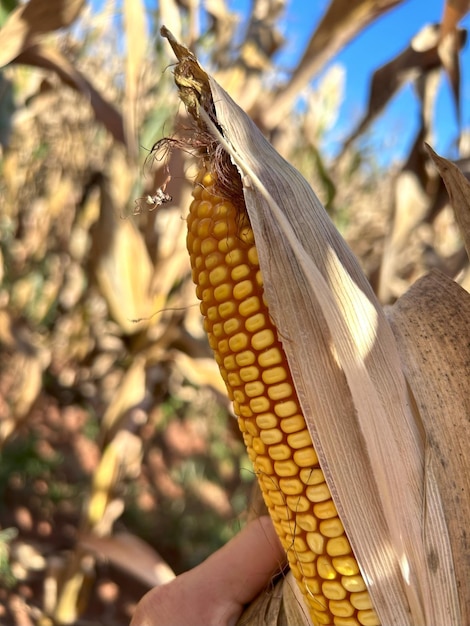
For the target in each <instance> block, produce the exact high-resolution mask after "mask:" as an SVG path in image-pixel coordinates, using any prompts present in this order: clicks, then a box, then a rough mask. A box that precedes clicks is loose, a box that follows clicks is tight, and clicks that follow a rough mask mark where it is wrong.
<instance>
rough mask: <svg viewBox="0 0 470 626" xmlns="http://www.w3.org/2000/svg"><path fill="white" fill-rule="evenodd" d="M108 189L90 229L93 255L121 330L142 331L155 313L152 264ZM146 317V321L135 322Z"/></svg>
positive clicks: (102, 286)
mask: <svg viewBox="0 0 470 626" xmlns="http://www.w3.org/2000/svg"><path fill="white" fill-rule="evenodd" d="M116 206H119V200H118V199H114V198H113V197H112V195H111V193H110V189H108V188H107V187H106V185H104V186H103V189H102V198H101V212H100V218H99V220H98V223H97V225H96V228H95V229H94V231H93V251H92V258H93V264H94V267H95V274H96V279H97V281H98V284H99V286H100V289H101V292H102V293H103V295H104V297H105V298H106V300H107V302H108V306H109V308H110V311H111V314H112V315H113V317H114V319H115V320H116V321H117V322H118V324H119V325H120V327H121V328H122V330H123V331H124V332H125V333H127V334H130V335H131V334H133V333H136V332H138V331H140V330H142V328H143V325H144V324H146V323H148V320H150V319H151V315H152V314H153V313H154V312H155V309H154V301H153V298H151V296H150V285H151V280H152V274H153V266H152V262H151V260H150V257H149V254H148V252H147V248H146V246H145V242H144V240H143V237H142V235H141V234H140V232H139V231H138V229H137V227H136V226H135V224H134V222H133V221H132V219H131V218H129V219H122V218H121V217H119V215H118V210H117V208H116ZM136 320H147V321H145V322H144V321H136Z"/></svg>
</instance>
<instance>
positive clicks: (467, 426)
mask: <svg viewBox="0 0 470 626" xmlns="http://www.w3.org/2000/svg"><path fill="white" fill-rule="evenodd" d="M467 184H468V183H467ZM390 319H391V321H392V325H393V329H394V332H395V336H396V338H397V342H398V346H399V350H400V355H401V358H402V361H403V364H404V369H405V373H406V378H407V381H408V383H409V385H410V387H411V389H412V392H413V398H414V401H415V403H416V405H417V407H419V412H420V417H421V419H422V421H423V426H424V429H425V431H426V450H425V456H426V492H427V498H426V501H425V505H426V509H427V507H428V505H429V502H430V500H431V499H432V497H433V495H434V494H433V492H435V491H436V486H437V488H438V490H439V493H440V495H441V497H442V506H443V512H444V518H445V524H444V527H443V529H442V531H443V532H442V535H441V537H440V540H439V541H438V542H436V543H434V544H433V542H432V540H430V541H429V548H428V558H429V559H430V560H432V567H431V568H430V569H431V572H432V574H433V575H435V576H436V577H437V580H436V583H435V587H436V589H439V587H444V584H445V583H444V581H439V576H443V575H445V576H446V577H447V579H448V580H452V579H453V578H454V577H455V581H456V582H455V584H456V588H458V590H459V598H458V599H459V604H458V605H457V607H456V610H457V613H456V618H455V621H454V624H468V623H469V621H470V578H469V575H468V574H469V564H470V538H469V537H468V533H466V531H465V529H466V528H467V527H468V520H469V518H470V456H469V454H468V446H469V442H470V422H469V416H470V395H469V393H468V381H469V380H470V294H469V293H468V292H466V291H465V290H464V289H462V288H461V287H459V286H458V285H457V284H456V283H455V282H453V281H452V280H451V279H450V278H448V277H447V276H445V275H444V274H441V273H440V272H437V271H434V272H432V273H431V274H429V275H428V276H426V277H424V278H422V279H421V280H419V281H418V282H417V283H415V284H414V285H413V287H411V289H410V290H409V291H408V293H406V294H405V295H404V296H402V297H401V298H400V299H399V300H398V302H397V303H396V304H395V305H394V306H393V308H392V309H391V311H390ZM425 519H426V520H427V521H428V524H427V526H426V527H425V528H424V529H423V530H424V532H425V533H427V531H428V525H429V524H430V523H433V522H434V521H435V520H434V519H433V517H432V513H429V512H428V511H427V510H426V511H425ZM426 539H427V540H428V539H429V538H428V537H426ZM446 562H447V569H446V567H445V563H446Z"/></svg>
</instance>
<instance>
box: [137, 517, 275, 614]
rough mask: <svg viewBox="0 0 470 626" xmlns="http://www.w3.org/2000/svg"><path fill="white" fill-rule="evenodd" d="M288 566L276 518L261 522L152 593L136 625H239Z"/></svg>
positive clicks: (142, 604) (140, 608)
mask: <svg viewBox="0 0 470 626" xmlns="http://www.w3.org/2000/svg"><path fill="white" fill-rule="evenodd" d="M284 562H285V553H284V550H283V549H282V546H281V544H280V542H279V539H278V538H277V535H276V532H275V530H274V527H273V525H272V522H271V519H270V518H269V517H267V516H263V517H260V518H258V519H256V520H253V521H252V522H250V523H249V524H247V525H246V526H245V528H244V529H243V530H242V531H241V532H240V533H239V534H238V535H236V536H235V537H234V538H233V539H232V540H231V541H229V542H228V543H227V544H226V545H225V546H223V547H222V548H220V550H218V551H217V552H215V553H214V554H212V555H211V556H210V557H209V558H208V559H206V560H205V561H204V562H203V563H201V564H200V565H198V566H197V567H195V568H194V569H192V570H190V571H189V572H185V573H184V574H181V575H180V576H177V577H176V578H175V579H174V580H172V581H171V582H169V583H167V584H165V585H162V586H160V587H155V588H154V589H152V590H151V591H149V592H148V593H147V594H146V595H145V596H144V597H143V598H142V600H140V602H139V604H138V605H137V608H136V611H135V613H134V617H133V618H132V621H131V625H130V626H234V625H235V624H236V622H237V620H238V618H239V617H240V615H241V614H242V612H243V609H244V605H245V604H247V603H248V602H250V601H251V600H253V598H255V597H256V595H257V594H258V593H259V592H260V591H262V589H263V587H265V586H266V585H267V584H268V583H269V581H270V579H271V577H272V576H273V575H274V574H275V573H276V572H277V571H279V569H280V567H281V566H282V565H283V564H284Z"/></svg>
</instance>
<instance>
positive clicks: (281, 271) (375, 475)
mask: <svg viewBox="0 0 470 626" xmlns="http://www.w3.org/2000/svg"><path fill="white" fill-rule="evenodd" d="M164 34H165V35H166V36H169V38H170V41H171V35H169V33H168V32H167V31H166V32H165V33H164ZM172 45H173V48H174V49H175V51H176V52H177V55H178V57H179V60H180V61H181V60H182V57H184V55H185V52H184V48H183V47H182V46H179V45H178V44H176V47H175V42H172ZM183 60H184V61H185V63H186V65H185V81H186V82H185V87H187V88H189V89H191V81H192V80H194V82H195V83H197V85H198V88H197V89H195V90H194V92H193V95H192V96H191V97H189V98H188V97H187V94H186V101H187V102H188V101H189V103H190V110H192V112H193V113H194V112H196V115H197V117H198V118H202V120H203V121H204V123H205V125H206V127H207V129H208V130H209V131H210V132H211V133H212V134H213V136H214V137H215V138H216V139H217V140H218V141H219V142H220V144H221V145H222V146H223V147H224V148H225V149H226V150H227V151H228V152H229V154H230V155H231V158H232V160H233V162H234V163H235V164H236V166H237V168H238V170H239V172H240V176H241V179H242V182H243V193H244V197H245V202H246V206H247V209H248V213H249V216H250V219H251V223H252V226H253V230H254V234H255V239H256V244H257V249H258V254H259V257H260V265H261V269H262V272H263V277H264V283H265V289H266V296H267V300H268V304H269V307H270V313H271V315H272V317H273V319H274V321H275V323H276V326H277V328H278V331H279V336H280V338H281V340H282V342H283V346H284V349H285V351H286V353H287V357H288V361H289V365H290V367H291V370H292V373H293V378H294V381H295V385H296V389H297V392H298V394H299V398H300V401H301V404H302V408H303V411H304V415H305V418H306V421H307V423H308V427H309V431H310V434H311V437H312V440H313V442H314V445H315V448H316V450H317V453H318V456H319V459H320V463H321V466H322V468H323V471H324V473H325V476H326V479H327V482H328V485H329V487H330V490H331V492H332V495H333V498H334V501H335V504H336V506H337V508H338V511H339V514H340V517H341V519H342V521H343V524H344V526H345V529H346V532H347V534H348V537H349V539H350V541H351V544H352V546H353V549H354V552H355V554H356V557H357V559H358V562H359V565H360V568H361V570H362V573H363V575H364V578H365V580H366V583H367V585H368V589H369V592H370V594H371V597H372V600H373V604H374V608H375V609H376V611H377V613H378V615H379V617H380V620H381V623H382V624H383V625H384V626H385V625H389V624H390V625H392V624H396V625H397V626H407V625H410V626H411V625H413V626H419V625H423V626H424V625H426V626H436V625H438V624H439V626H440V625H442V626H455V625H456V624H465V623H468V622H469V620H470V609H469V606H468V605H469V601H470V600H469V594H468V583H467V581H466V579H465V559H467V561H466V567H467V569H468V562H469V561H468V556H469V552H468V545H467V544H466V543H465V537H464V532H463V531H464V528H462V525H463V524H464V523H465V520H466V519H468V518H469V514H470V503H469V490H468V480H469V468H468V464H467V465H466V462H465V461H463V460H462V459H460V458H457V459H456V458H453V459H452V462H450V460H449V459H447V455H451V456H452V454H451V451H452V444H453V443H454V441H455V440H454V438H455V437H457V438H458V437H459V430H458V429H459V428H462V427H463V426H465V422H466V428H467V441H468V415H470V409H469V406H468V400H467V398H466V395H465V397H462V396H463V395H464V389H465V386H462V385H461V386H460V387H457V388H452V389H451V392H450V393H449V394H448V395H449V397H447V395H446V388H445V386H443V385H441V384H440V383H436V384H434V381H433V379H434V377H436V378H439V380H441V379H442V377H443V376H457V377H458V378H459V380H462V377H464V376H465V375H467V376H468V373H469V372H468V368H469V365H468V364H469V363H470V359H469V352H470V351H469V335H470V333H469V328H468V323H467V324H465V323H464V322H465V320H462V324H460V323H458V324H455V325H454V327H453V328H452V333H453V340H452V341H454V344H455V342H456V341H457V342H458V341H461V344H462V350H466V353H465V354H466V356H464V358H463V359H462V360H461V361H460V362H458V363H457V360H456V359H454V361H453V362H452V364H451V365H449V367H451V368H452V371H447V370H446V368H447V367H448V366H447V362H446V359H445V354H443V353H442V350H441V351H439V350H438V349H437V348H436V350H432V351H430V353H431V352H432V358H433V360H432V362H431V363H429V362H424V361H423V360H424V359H425V358H426V354H427V353H426V351H425V350H424V349H423V347H422V345H421V346H418V347H416V342H415V339H416V335H415V332H416V330H417V322H416V319H415V311H419V313H418V315H419V319H420V320H421V321H422V322H423V325H425V326H426V333H427V335H426V337H427V340H428V341H429V345H430V346H434V344H435V343H438V344H439V345H440V343H442V341H441V338H440V335H439V332H441V333H442V332H443V329H442V327H440V329H439V331H437V330H436V325H435V320H434V319H433V317H432V311H429V308H430V307H429V302H428V301H427V300H429V298H430V296H429V289H435V285H434V286H429V285H427V287H426V289H425V290H424V294H423V293H422V291H419V290H418V291H412V292H411V293H410V294H409V295H408V296H407V298H408V299H407V300H406V306H401V305H400V303H399V304H398V305H397V306H396V307H395V309H394V310H392V312H391V314H390V315H391V319H392V322H393V329H394V330H395V333H396V336H397V339H396V337H395V334H394V332H393V330H392V326H391V325H390V323H389V321H388V319H387V317H386V316H385V313H384V311H383V309H382V307H381V305H380V304H379V302H378V300H377V299H376V297H375V295H374V293H373V291H372V289H371V287H370V285H369V283H368V282H367V280H366V278H365V276H364V275H363V273H362V271H361V269H360V266H359V263H358V261H357V259H356V258H355V257H354V255H353V254H352V253H351V251H350V249H349V248H348V246H347V245H346V243H345V242H344V240H343V239H342V238H341V236H340V234H339V233H338V231H337V230H336V228H335V227H334V225H333V224H332V223H331V221H330V219H329V218H328V216H327V214H326V212H325V210H324V208H323V206H322V205H321V203H320V202H319V200H318V199H317V197H316V195H315V193H314V192H313V190H312V189H311V188H310V187H309V185H308V183H307V182H306V181H305V179H304V178H303V177H302V176H301V175H300V174H299V172H297V171H296V170H295V169H294V168H292V167H291V166H290V165H289V164H288V163H287V162H286V161H285V160H284V159H283V158H282V157H281V156H280V155H279V154H278V153H277V152H276V151H275V150H274V148H273V147H272V146H271V145H270V144H269V143H268V142H267V141H266V140H265V139H264V137H263V136H262V134H261V133H260V132H259V130H258V129H257V128H256V126H255V125H254V124H253V122H252V121H251V120H250V119H249V118H248V117H247V115H246V114H245V113H244V112H243V111H242V110H241V109H240V108H239V107H238V106H237V105H236V104H235V102H234V101H233V100H232V99H231V98H230V96H229V95H228V94H227V93H226V92H225V91H224V90H223V89H222V88H221V87H220V85H218V84H217V82H216V81H214V80H213V79H212V78H211V77H210V76H207V75H206V74H205V73H204V72H203V70H202V69H201V68H200V67H199V66H198V65H197V62H196V60H195V58H194V57H193V56H192V55H191V54H190V53H189V52H188V53H187V54H186V56H185V57H184V58H183ZM191 68H193V70H192V75H191ZM201 77H202V78H201ZM186 79H187V80H186ZM206 81H208V82H207V83H206ZM207 85H209V89H210V94H207V93H205V92H204V90H205V89H207ZM180 89H181V84H180ZM199 89H200V90H201V91H202V98H201V96H199V95H198V90H199ZM199 93H200V92H199ZM210 100H212V101H213V103H214V106H215V113H216V119H217V126H216V125H214V123H213V121H212V120H211V117H210V116H209V115H208V114H207V112H205V111H204V108H200V107H199V104H198V101H202V102H204V103H207V102H208V101H210ZM220 129H221V130H220ZM437 282H438V283H439V282H440V281H439V280H437ZM463 294H465V295H463ZM446 297H449V298H452V299H453V300H452V302H454V303H456V306H457V307H458V305H459V304H460V301H461V300H462V302H463V301H464V300H465V301H466V298H467V297H468V294H466V292H462V291H461V292H458V293H456V292H455V290H454V291H453V290H451V289H448V294H447V296H446ZM426 298H427V300H426ZM423 299H424V300H426V306H427V309H426V310H425V311H424V312H423V310H422V309H423V306H422V302H423ZM425 308H426V307H425ZM431 309H432V307H431ZM426 311H427V312H428V314H429V315H428V316H425V315H424V313H425V312H426ZM423 318H424V319H425V320H426V323H427V325H426V324H424V320H423ZM440 319H441V318H440ZM442 319H444V318H442ZM466 319H469V318H468V315H467V318H466ZM444 327H445V321H444ZM428 359H429V357H428ZM434 360H435V361H436V362H434ZM465 367H466V368H467V370H465ZM459 368H460V369H459ZM467 380H468V378H467ZM423 389H426V391H425V392H423ZM436 397H439V403H436ZM449 430H452V432H453V435H452V436H447V438H446V439H445V438H443V437H444V431H445V432H447V433H448V432H449ZM441 438H442V439H441ZM441 440H442V441H446V444H445V446H444V450H445V456H444V457H442V456H441V457H439V456H437V455H436V454H437V453H436V449H439V444H438V443H436V441H437V442H439V441H441ZM461 446H462V449H463V448H465V443H462V444H461ZM462 455H463V456H465V454H464V453H463V451H462ZM446 463H448V465H447V466H446ZM443 466H445V467H446V469H445V470H444V469H443ZM449 471H451V472H452V474H455V476H453V475H451V476H449V475H448V473H449ZM444 474H446V475H445V476H444ZM453 479H454V483H453ZM452 484H457V485H458V488H459V489H460V491H459V493H458V495H459V498H457V497H456V495H457V494H456V493H454V497H449V491H448V490H449V489H451V485H452ZM457 507H458V511H457ZM462 511H463V513H462ZM455 520H458V521H457V522H455ZM459 531H460V534H459ZM462 554H463V556H461V555H462ZM273 623H276V622H273ZM289 623H292V624H294V621H292V622H289Z"/></svg>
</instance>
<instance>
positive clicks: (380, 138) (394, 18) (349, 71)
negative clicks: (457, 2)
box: [230, 0, 470, 164]
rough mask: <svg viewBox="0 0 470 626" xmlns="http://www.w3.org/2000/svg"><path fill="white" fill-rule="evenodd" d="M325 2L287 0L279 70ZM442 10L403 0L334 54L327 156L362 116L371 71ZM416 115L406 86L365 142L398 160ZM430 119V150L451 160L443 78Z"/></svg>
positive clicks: (243, 1)
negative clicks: (337, 103)
mask: <svg viewBox="0 0 470 626" xmlns="http://www.w3.org/2000/svg"><path fill="white" fill-rule="evenodd" d="M351 1H354V0H351ZM249 4H250V2H249V0H232V2H230V7H231V8H232V9H233V10H235V11H237V12H240V13H241V14H244V13H245V12H246V10H247V6H249ZM328 4H329V1H328V0H312V1H308V0H289V2H288V7H287V11H286V14H285V17H284V20H283V24H284V29H285V33H284V34H285V36H286V38H287V40H288V41H287V45H286V47H285V49H284V50H283V51H282V52H281V53H280V54H279V55H278V57H277V61H278V63H279V64H280V65H281V66H282V67H292V66H293V65H295V63H296V61H298V59H299V58H300V56H301V54H302V50H303V48H304V46H305V45H306V43H307V41H308V38H309V35H310V33H311V32H312V31H313V28H314V26H315V24H317V23H318V22H319V20H320V18H321V16H322V14H323V12H324V11H325V9H326V8H327V6H328ZM442 8H443V0H407V1H406V2H404V3H402V5H400V6H398V7H396V8H395V9H392V10H391V11H389V12H387V13H386V14H385V15H384V16H382V17H381V18H379V19H378V20H376V21H375V22H374V23H373V24H371V25H370V26H369V27H368V28H367V29H365V30H364V31H363V32H362V33H361V34H360V35H359V36H358V37H357V38H356V39H355V40H354V41H353V42H351V43H350V44H349V45H348V46H347V47H346V48H345V49H344V50H342V51H341V52H340V53H339V54H338V56H337V57H336V59H335V62H339V63H341V64H342V65H343V66H344V68H345V70H346V84H345V94H344V101H343V104H342V107H341V110H340V117H339V119H338V122H337V125H336V127H335V129H334V130H333V132H332V133H330V135H329V136H327V145H326V146H325V148H326V150H327V152H330V153H334V152H335V151H336V150H337V148H338V145H339V144H338V139H339V138H340V137H344V136H345V135H346V134H347V132H348V131H349V130H351V129H352V128H353V127H354V125H355V123H356V122H357V121H358V120H359V119H360V118H361V116H362V113H363V112H364V110H365V107H366V103H367V97H368V81H369V79H370V76H371V74H372V72H373V71H374V70H375V69H376V68H378V67H380V66H381V65H383V64H384V63H386V62H387V61H389V60H391V59H392V58H393V57H395V56H396V55H397V54H398V53H400V51H401V50H403V48H405V47H406V46H407V45H408V44H409V42H410V40H411V39H412V37H413V36H414V35H415V34H416V33H417V32H418V31H419V30H420V29H421V27H422V26H423V25H424V24H426V23H431V22H439V21H440V19H441V15H442ZM462 26H463V27H467V28H469V27H470V19H469V18H468V17H466V18H465V20H463V22H462ZM468 48H469V45H468V44H467V45H466V46H465V49H464V52H463V54H462V57H461V61H462V75H463V84H462V102H461V105H462V126H463V128H466V127H468V126H469V122H470V98H469V96H470V93H469V91H470V87H469V84H470V53H469V49H468ZM417 111H418V108H417V103H416V98H415V96H414V94H413V91H412V89H411V88H410V87H406V88H405V89H403V91H402V92H400V94H399V95H398V96H396V97H395V98H394V100H393V101H392V102H391V104H390V106H389V107H388V108H387V110H386V111H385V112H384V113H383V114H382V116H381V118H380V119H378V120H377V121H376V122H375V124H374V126H373V127H372V129H373V132H372V134H371V136H370V138H369V140H370V141H371V142H372V145H375V146H376V148H377V149H378V150H379V151H381V155H382V161H383V163H384V164H387V163H389V162H390V161H391V160H396V159H398V160H399V159H401V158H403V157H404V156H405V155H406V153H407V152H408V150H409V148H410V146H411V144H412V142H413V138H414V135H415V133H416V130H417V121H418V118H417ZM435 119H436V125H435V128H436V137H435V141H434V147H435V148H436V149H437V150H438V151H439V152H441V153H442V154H445V155H447V156H456V153H455V147H454V146H455V139H456V137H457V134H458V128H457V124H456V117H455V109H454V104H453V102H452V100H451V98H450V94H449V89H448V86H447V84H446V81H445V78H443V79H442V80H441V88H440V92H439V97H438V100H437V104H436V109H435Z"/></svg>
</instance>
